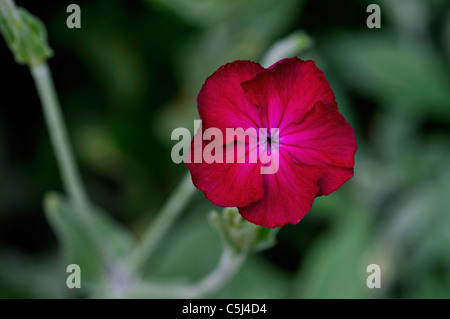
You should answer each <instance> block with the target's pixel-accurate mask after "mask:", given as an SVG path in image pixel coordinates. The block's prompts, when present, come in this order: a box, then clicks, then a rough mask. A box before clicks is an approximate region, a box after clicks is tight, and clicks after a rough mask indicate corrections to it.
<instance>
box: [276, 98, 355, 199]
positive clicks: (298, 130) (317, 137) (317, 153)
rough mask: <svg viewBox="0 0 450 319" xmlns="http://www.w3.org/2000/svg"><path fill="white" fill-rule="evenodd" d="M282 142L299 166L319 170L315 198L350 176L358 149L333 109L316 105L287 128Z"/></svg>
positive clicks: (325, 193) (343, 120)
mask: <svg viewBox="0 0 450 319" xmlns="http://www.w3.org/2000/svg"><path fill="white" fill-rule="evenodd" d="M281 135H282V138H281V143H282V145H283V147H285V148H286V150H288V152H289V153H291V154H292V156H293V157H294V158H295V159H296V160H298V161H299V162H301V163H304V164H306V165H313V166H317V167H319V168H320V169H321V170H322V172H323V176H322V177H321V179H320V180H319V186H320V191H319V194H318V195H328V194H330V193H332V192H334V191H335V190H337V189H338V188H340V187H341V186H342V184H344V183H345V182H346V181H347V180H349V179H350V178H351V177H352V176H353V165H354V162H355V161H354V155H355V152H356V150H357V145H356V140H355V134H354V132H353V128H352V127H351V126H350V124H348V123H347V121H346V120H345V119H344V117H343V116H342V115H341V114H340V113H339V112H338V111H337V110H336V109H332V108H330V107H328V106H326V105H324V104H323V103H317V104H316V105H315V106H314V108H313V109H312V110H311V111H310V112H308V113H307V114H306V115H305V116H304V117H303V120H302V121H300V122H299V123H293V124H291V125H289V126H288V127H286V128H285V129H284V130H283V131H282V133H281Z"/></svg>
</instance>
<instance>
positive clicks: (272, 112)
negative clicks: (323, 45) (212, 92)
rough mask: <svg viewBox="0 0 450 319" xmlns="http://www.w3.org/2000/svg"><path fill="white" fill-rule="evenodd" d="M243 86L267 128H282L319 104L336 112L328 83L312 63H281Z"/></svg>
mask: <svg viewBox="0 0 450 319" xmlns="http://www.w3.org/2000/svg"><path fill="white" fill-rule="evenodd" d="M242 87H243V88H244V90H245V92H246V94H247V96H248V97H249V98H250V100H251V101H252V102H253V103H254V104H255V105H258V106H259V107H260V108H261V111H262V113H264V114H262V115H261V117H262V121H263V125H265V126H264V127H268V128H269V127H270V128H283V127H284V126H286V125H288V124H289V123H292V122H295V121H298V120H301V118H302V117H303V115H304V114H306V113H307V112H308V111H309V110H311V109H312V108H313V106H314V104H316V103H317V102H318V101H322V102H323V103H325V104H326V105H328V106H330V107H332V108H336V109H337V104H336V99H335V97H334V93H333V91H332V90H331V87H330V84H329V83H328V81H327V79H326V78H325V76H324V74H323V72H322V71H321V70H319V68H317V67H316V64H315V62H314V61H311V60H309V61H303V60H300V59H298V58H296V57H294V58H289V59H284V60H281V61H279V62H278V63H276V64H274V65H273V66H271V67H270V68H269V69H266V70H264V72H261V73H259V74H258V75H256V76H255V77H254V78H253V79H251V80H248V81H246V82H244V83H242Z"/></svg>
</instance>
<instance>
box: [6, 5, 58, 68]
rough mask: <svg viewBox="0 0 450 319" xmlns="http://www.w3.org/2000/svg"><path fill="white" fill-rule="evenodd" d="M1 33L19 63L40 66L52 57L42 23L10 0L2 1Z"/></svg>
mask: <svg viewBox="0 0 450 319" xmlns="http://www.w3.org/2000/svg"><path fill="white" fill-rule="evenodd" d="M0 31H1V32H2V33H3V36H4V37H5V39H6V42H7V44H8V46H9V48H10V50H11V51H12V52H13V54H14V58H15V59H16V62H17V63H21V64H28V65H39V64H40V63H42V62H43V61H45V60H46V59H48V58H49V57H50V56H51V55H52V50H51V49H50V47H49V46H48V43H47V33H46V31H45V27H44V25H43V24H42V22H41V21H40V20H39V19H36V18H35V17H34V16H33V15H32V14H30V13H29V12H28V11H26V10H25V9H23V8H16V7H15V5H14V4H13V2H12V1H10V0H2V1H0Z"/></svg>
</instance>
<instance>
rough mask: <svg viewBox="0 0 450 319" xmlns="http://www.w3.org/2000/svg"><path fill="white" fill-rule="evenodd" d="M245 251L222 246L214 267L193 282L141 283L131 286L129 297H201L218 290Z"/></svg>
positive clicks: (232, 272)
mask: <svg viewBox="0 0 450 319" xmlns="http://www.w3.org/2000/svg"><path fill="white" fill-rule="evenodd" d="M246 257H247V254H246V253H239V254H235V253H233V252H232V251H231V250H230V249H229V248H227V247H224V249H223V251H222V255H221V257H220V261H219V263H218V264H217V266H216V268H215V269H214V270H213V271H212V272H210V273H209V274H208V275H206V276H205V277H203V278H202V279H201V280H200V281H198V282H197V283H195V284H185V283H174V284H155V283H148V282H146V283H141V284H138V285H136V286H135V287H133V290H132V291H131V293H130V294H129V295H128V297H130V298H202V297H205V296H207V295H209V294H211V293H214V292H216V291H218V290H219V289H220V288H222V287H223V285H224V284H225V283H226V282H227V281H229V280H230V279H231V278H232V277H233V276H234V275H235V273H236V272H237V271H238V270H239V268H240V266H241V265H242V263H243V262H244V260H245V259H246Z"/></svg>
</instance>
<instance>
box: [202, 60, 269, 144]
mask: <svg viewBox="0 0 450 319" xmlns="http://www.w3.org/2000/svg"><path fill="white" fill-rule="evenodd" d="M263 70H264V68H263V67H262V66H261V65H259V64H258V63H255V62H252V61H235V62H232V63H228V64H225V65H224V66H222V67H220V68H219V69H218V70H217V71H216V72H214V73H213V74H212V75H211V76H210V77H208V78H207V79H206V81H205V84H203V86H202V88H201V90H200V93H199V94H198V97H197V108H198V113H199V115H200V119H201V120H202V121H203V127H204V128H209V127H217V128H219V129H220V130H222V132H223V134H224V136H225V129H226V128H243V129H244V130H245V129H247V128H249V127H255V128H258V127H260V121H259V109H258V108H257V107H256V106H255V105H253V104H252V103H251V102H250V101H249V100H248V98H247V96H246V95H245V92H244V90H243V88H242V86H241V83H242V82H244V81H247V80H250V79H252V78H253V77H254V76H255V75H256V74H258V73H260V72H262V71H263ZM227 142H229V141H227Z"/></svg>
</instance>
